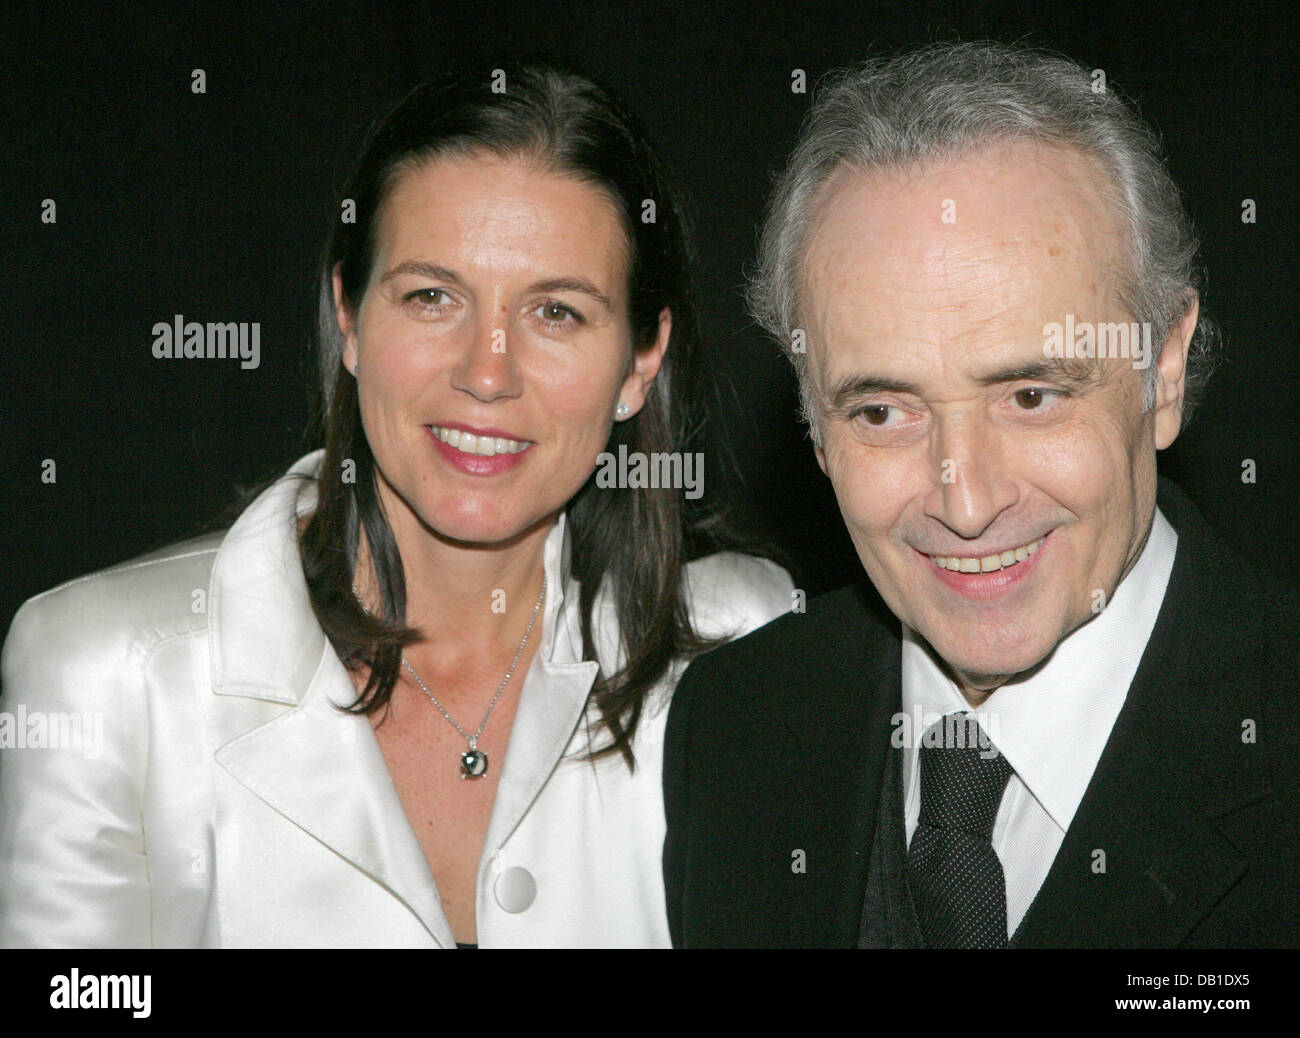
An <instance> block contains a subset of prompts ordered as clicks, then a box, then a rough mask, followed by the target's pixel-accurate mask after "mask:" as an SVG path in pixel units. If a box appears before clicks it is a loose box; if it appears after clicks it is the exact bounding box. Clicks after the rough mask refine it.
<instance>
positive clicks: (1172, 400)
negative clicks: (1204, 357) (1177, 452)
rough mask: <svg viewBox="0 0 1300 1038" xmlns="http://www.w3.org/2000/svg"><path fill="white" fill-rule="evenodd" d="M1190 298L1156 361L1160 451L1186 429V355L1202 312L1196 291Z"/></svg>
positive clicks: (1157, 443)
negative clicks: (1184, 418)
mask: <svg viewBox="0 0 1300 1038" xmlns="http://www.w3.org/2000/svg"><path fill="white" fill-rule="evenodd" d="M1190 299H1191V304H1190V305H1189V306H1188V307H1187V311H1186V312H1185V313H1184V314H1183V316H1182V317H1180V318H1179V319H1178V323H1177V324H1175V325H1174V326H1173V328H1172V329H1170V332H1169V335H1168V336H1167V337H1166V338H1165V341H1164V344H1163V345H1162V346H1161V347H1160V360H1159V361H1157V362H1156V403H1155V444H1156V450H1158V451H1162V450H1164V449H1165V448H1166V447H1168V446H1169V445H1170V444H1171V443H1173V442H1174V440H1176V439H1177V438H1178V433H1179V431H1180V430H1181V429H1182V427H1183V397H1184V391H1185V389H1186V385H1187V353H1188V350H1189V349H1190V348H1191V345H1192V336H1193V335H1194V334H1195V332H1196V319H1197V317H1198V316H1199V315H1200V312H1201V303H1200V300H1199V299H1198V298H1197V296H1196V293H1195V292H1192V293H1191V295H1190Z"/></svg>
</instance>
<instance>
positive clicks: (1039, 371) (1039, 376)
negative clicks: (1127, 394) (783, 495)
mask: <svg viewBox="0 0 1300 1038" xmlns="http://www.w3.org/2000/svg"><path fill="white" fill-rule="evenodd" d="M1096 379H1097V367H1096V365H1095V364H1092V363H1090V362H1089V361H1087V360H1085V359H1083V358H1077V357H1076V358H1069V357H1051V358H1047V359H1045V360H1041V361H1034V362H1033V363H1032V364H1018V365H1016V366H1015V367H1013V368H1003V369H1001V370H999V371H992V372H989V373H988V374H987V375H981V376H979V377H978V378H977V379H976V381H977V382H978V383H979V384H980V385H981V386H994V385H998V384H999V383H1003V382H1033V381H1035V380H1043V381H1048V382H1061V383H1064V384H1066V385H1068V386H1071V387H1081V386H1086V385H1090V384H1091V383H1093V382H1095V381H1096ZM874 393H905V394H908V395H910V396H918V397H923V396H924V395H925V394H924V393H923V392H922V390H921V388H920V387H919V386H917V385H915V384H913V383H911V382H905V381H903V380H902V379H896V378H886V377H884V376H883V375H847V376H845V377H844V378H842V379H840V380H839V382H837V383H836V384H835V385H834V386H833V387H832V389H831V391H830V393H829V394H827V406H828V408H829V409H830V410H831V412H832V413H835V412H839V411H842V410H843V409H844V408H846V407H848V406H849V405H850V404H852V403H853V401H855V400H860V399H861V398H862V397H864V396H871V395H872V394H874Z"/></svg>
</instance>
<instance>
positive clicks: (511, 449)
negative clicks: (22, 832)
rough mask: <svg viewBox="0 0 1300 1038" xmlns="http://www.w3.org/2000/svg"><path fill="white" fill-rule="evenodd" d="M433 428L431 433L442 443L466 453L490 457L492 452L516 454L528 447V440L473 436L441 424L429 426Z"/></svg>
mask: <svg viewBox="0 0 1300 1038" xmlns="http://www.w3.org/2000/svg"><path fill="white" fill-rule="evenodd" d="M430 428H431V429H433V435H434V436H436V437H438V439H440V440H441V441H442V442H443V443H448V444H451V446H453V447H455V448H456V449H457V450H458V451H464V452H465V453H466V454H481V455H483V457H485V458H490V457H491V456H492V455H494V454H518V453H519V452H520V451H522V450H526V449H527V447H528V441H527V440H525V441H524V442H523V443H519V442H518V441H516V440H505V439H502V438H501V437H500V436H475V435H474V434H473V433H467V432H461V430H459V429H444V428H442V427H441V426H438V425H434V426H430Z"/></svg>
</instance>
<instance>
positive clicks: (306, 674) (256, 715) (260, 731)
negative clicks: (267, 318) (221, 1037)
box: [207, 454, 455, 947]
mask: <svg viewBox="0 0 1300 1038" xmlns="http://www.w3.org/2000/svg"><path fill="white" fill-rule="evenodd" d="M318 462H319V458H318V454H310V455H307V456H306V457H305V458H303V459H302V460H300V461H299V462H298V463H297V464H296V465H295V466H294V467H293V468H292V469H291V470H290V477H292V476H295V475H296V476H310V475H312V474H314V473H315V471H316V468H317V465H318ZM290 477H287V478H286V479H284V480H281V481H280V482H278V483H277V484H275V486H274V487H272V488H271V489H270V490H269V491H267V492H266V493H265V494H264V495H263V496H262V497H260V498H259V499H258V500H257V501H256V502H255V503H254V504H253V506H252V507H250V508H249V509H248V510H247V511H245V512H244V514H243V515H242V516H241V517H240V518H239V520H238V521H237V522H236V523H235V525H234V526H233V527H232V528H231V530H230V532H229V533H228V534H227V536H226V538H225V540H224V541H223V542H222V546H221V548H220V550H219V551H218V554H217V559H216V562H215V563H214V566H213V573H212V580H211V585H210V589H209V597H208V605H209V613H210V625H211V631H212V638H211V652H212V659H211V668H212V686H213V691H214V693H215V694H216V696H215V701H214V703H213V704H212V705H210V707H209V709H208V718H207V721H208V727H209V733H210V735H209V737H210V740H211V744H212V747H213V753H214V757H215V759H216V761H217V763H218V764H219V765H220V766H221V767H222V768H224V769H225V770H226V771H227V772H228V773H229V774H230V775H231V776H232V777H233V778H234V779H235V781H236V782H237V783H238V784H239V786H242V787H243V788H244V789H246V790H248V791H249V792H251V793H252V794H253V795H254V796H256V797H257V798H258V799H259V800H261V801H262V802H263V803H264V804H266V805H267V806H269V807H270V808H271V809H273V810H274V811H276V812H278V813H279V814H280V815H281V816H283V818H284V819H286V820H287V821H288V822H290V823H292V824H293V825H294V826H297V827H298V828H299V829H301V830H302V831H303V832H305V833H307V834H308V835H309V836H311V837H312V838H314V839H315V840H317V841H319V843H320V844H322V845H324V846H325V847H327V848H329V850H331V851H333V852H334V853H335V854H337V855H338V856H339V857H340V858H342V859H343V860H344V861H345V862H347V863H348V864H349V865H350V866H352V867H355V869H358V870H360V871H361V872H362V873H364V874H365V875H368V876H370V877H371V878H372V879H374V880H375V882H377V883H379V884H380V885H381V886H383V887H384V888H386V889H387V890H389V891H391V892H392V893H393V894H394V895H395V896H396V897H397V898H398V899H399V900H400V901H401V902H402V903H403V904H405V905H406V906H407V907H408V908H409V909H410V911H411V912H412V913H414V915H415V916H416V918H417V919H418V920H419V922H420V923H421V924H422V925H423V927H424V928H425V929H426V930H427V931H428V933H429V934H431V935H432V936H433V938H434V939H435V940H437V941H438V943H440V944H442V945H444V946H446V947H453V946H454V945H455V941H454V939H453V937H452V934H451V929H450V927H449V926H448V924H447V922H446V919H445V917H444V915H443V912H442V906H441V902H440V899H439V895H438V891H437V888H436V886H435V884H434V882H433V876H432V874H431V873H430V871H429V867H428V864H427V862H426V861H425V858H424V854H423V851H422V850H421V848H420V846H419V842H418V840H417V839H416V837H415V834H414V832H413V831H412V829H411V826H410V823H409V821H408V820H407V818H406V815H405V813H404V812H403V810H402V807H401V802H400V800H399V799H398V797H397V794H396V791H395V790H394V788H393V785H392V779H391V777H390V776H389V774H388V769H387V765H386V764H385V762H384V760H383V755H382V753H381V752H380V750H379V745H378V742H377V741H376V739H375V737H374V733H373V732H372V731H371V729H370V723H369V721H368V720H367V719H366V718H365V717H363V716H359V715H354V714H349V713H346V712H344V711H342V710H340V709H338V708H337V706H336V704H341V705H348V704H350V703H351V702H352V701H353V700H354V699H355V690H354V689H353V686H352V682H351V679H350V678H349V676H348V674H347V671H346V670H345V669H344V667H343V665H342V664H341V663H340V662H339V660H338V657H337V656H336V655H335V654H334V651H333V649H332V648H331V646H330V645H329V643H328V641H327V639H326V638H325V635H324V632H323V631H322V630H321V628H320V625H319V624H318V623H317V621H316V618H315V615H314V614H313V612H312V609H311V605H310V598H309V596H308V592H307V587H306V582H305V580H304V577H303V574H302V565H301V562H300V560H299V555H298V545H297V529H296V523H297V519H298V517H299V516H301V515H302V514H304V513H305V512H306V511H308V510H310V509H311V508H312V507H313V506H314V503H315V483H314V481H310V480H309V481H306V482H304V481H303V480H301V479H295V478H290ZM218 811H219V813H220V818H221V825H220V826H219V828H220V830H221V833H225V834H226V835H231V834H238V833H239V832H241V831H242V830H244V829H248V830H249V831H253V830H254V827H255V825H256V823H254V822H253V820H252V818H251V816H249V815H248V814H247V812H248V811H249V806H248V801H247V799H246V798H244V797H239V796H235V795H233V790H231V791H228V792H226V793H224V794H223V793H219V794H218ZM241 823H242V824H241ZM221 833H219V836H220V835H221ZM233 838H235V837H233V836H232V839H233ZM268 861H271V862H276V863H277V865H278V867H280V868H283V869H286V870H292V869H294V868H296V867H298V863H297V860H296V859H295V858H294V857H293V856H292V855H287V854H286V855H278V856H277V855H276V853H275V849H274V848H271V847H267V848H263V849H262V850H261V851H260V852H259V851H257V850H256V849H247V848H244V853H243V854H239V853H233V854H230V855H228V856H227V860H226V861H225V863H224V867H219V869H218V879H219V882H220V884H221V885H222V887H223V900H224V901H225V903H226V904H227V905H229V906H232V908H231V911H229V912H227V913H225V914H224V915H223V927H225V926H228V925H229V926H237V925H241V924H238V923H237V922H236V919H237V913H234V909H233V906H235V905H238V904H240V903H241V900H242V899H241V898H240V893H239V891H240V885H241V884H249V883H253V884H267V883H276V882H294V881H297V880H298V879H300V878H301V877H294V876H268V875H266V874H265V873H264V872H256V874H253V873H250V871H249V870H248V869H245V868H244V863H245V862H255V863H259V865H261V866H264V865H265V863H266V862H268ZM220 865H221V863H219V866H220ZM349 871H351V870H349ZM232 913H234V914H232ZM250 926H251V929H253V930H256V929H257V927H256V924H255V922H253V921H250ZM226 936H227V939H228V940H230V942H231V943H252V944H256V943H260V942H259V940H258V938H257V933H253V932H250V933H247V934H233V933H232V934H227V935H226Z"/></svg>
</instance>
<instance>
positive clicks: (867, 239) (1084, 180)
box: [808, 141, 1122, 273]
mask: <svg viewBox="0 0 1300 1038" xmlns="http://www.w3.org/2000/svg"><path fill="white" fill-rule="evenodd" d="M1118 224H1119V213H1118V210H1117V207H1116V205H1115V203H1114V197H1113V190H1112V187H1111V184H1110V181H1109V180H1108V178H1107V177H1106V176H1105V174H1104V173H1103V171H1102V170H1101V168H1100V166H1099V165H1098V164H1097V163H1096V162H1095V161H1094V160H1093V159H1092V158H1090V157H1089V156H1087V155H1085V154H1083V153H1082V152H1079V151H1078V150H1076V149H1073V148H1067V147H1064V146H1060V145H1054V144H1045V143H1039V142H1033V141H1013V142H1007V141H1003V142H995V143H991V144H989V145H985V146H983V147H980V148H977V149H974V150H970V151H967V152H964V153H961V154H957V155H950V156H947V157H942V158H935V159H931V160H928V161H925V162H914V163H910V164H908V165H906V166H901V167H886V168H874V169H863V168H861V167H858V166H855V165H853V164H851V163H848V164H845V165H843V166H841V168H840V169H839V170H838V171H836V172H835V173H834V174H833V175H832V176H831V177H830V178H829V179H828V180H827V182H826V183H825V184H824V185H823V187H822V188H821V190H820V191H819V192H818V196H817V200H816V202H815V204H814V207H813V212H812V219H811V221H810V227H809V235H808V242H809V258H810V259H812V260H814V262H815V260H816V257H817V254H818V252H819V251H821V252H825V251H831V252H834V251H840V250H842V249H843V248H844V247H845V246H846V245H848V246H853V245H858V246H863V245H869V246H870V247H871V250H872V251H873V252H874V253H875V254H876V255H879V256H881V258H882V259H881V261H882V263H884V262H893V261H895V260H896V259H900V258H901V259H906V258H908V257H911V258H913V259H915V260H918V261H920V260H924V259H925V258H927V257H929V256H931V255H933V254H934V253H935V252H936V250H937V251H938V253H939V254H941V253H942V251H943V249H944V247H945V246H946V245H948V244H951V243H960V242H961V241H963V240H966V241H973V240H977V239H978V238H980V237H981V236H983V237H989V238H1000V239H1013V240H1020V239H1029V238H1032V239H1035V240H1039V241H1042V242H1044V243H1050V246H1052V247H1054V249H1055V251H1054V252H1053V253H1052V255H1053V256H1062V257H1068V255H1069V254H1070V253H1071V252H1072V251H1077V250H1081V249H1088V250H1089V251H1092V252H1099V253H1113V252H1114V251H1115V249H1116V248H1117V246H1118V245H1119V244H1120V242H1121V240H1122V238H1121V235H1120V234H1119V227H1118ZM809 273H811V271H809Z"/></svg>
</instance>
